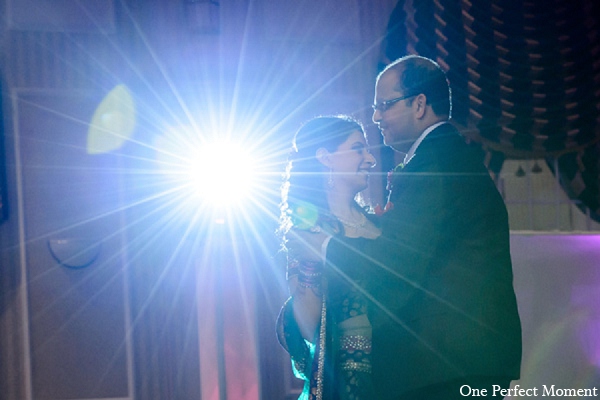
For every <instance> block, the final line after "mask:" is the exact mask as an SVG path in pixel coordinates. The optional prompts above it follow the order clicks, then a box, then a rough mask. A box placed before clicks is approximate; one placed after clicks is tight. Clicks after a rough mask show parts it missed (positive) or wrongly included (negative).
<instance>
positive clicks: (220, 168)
mask: <svg viewBox="0 0 600 400" xmlns="http://www.w3.org/2000/svg"><path fill="white" fill-rule="evenodd" d="M191 157H192V158H191V159H190V160H189V161H190V163H189V165H188V166H187V168H188V171H187V174H188V176H189V182H190V184H191V185H192V190H193V192H194V195H195V196H196V197H197V198H198V199H199V200H200V201H203V202H208V203H209V204H210V205H211V206H212V207H214V208H217V209H218V208H223V207H231V206H239V205H241V204H243V203H245V202H247V201H248V199H249V196H250V195H251V193H252V190H253V189H255V188H256V187H255V185H256V179H255V178H256V176H255V174H256V173H257V170H256V161H255V160H254V159H253V158H252V157H251V156H250V154H249V153H248V151H246V150H245V149H244V148H242V146H241V145H239V144H237V143H234V142H231V141H216V142H210V143H205V144H202V145H200V146H198V149H197V151H196V152H195V154H192V155H191Z"/></svg>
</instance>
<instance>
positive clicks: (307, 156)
mask: <svg viewBox="0 0 600 400" xmlns="http://www.w3.org/2000/svg"><path fill="white" fill-rule="evenodd" d="M356 131H359V132H361V133H363V134H364V129H363V126H362V125H361V123H360V122H358V121H357V120H355V119H353V118H352V117H349V116H347V115H333V116H320V117H316V118H313V119H311V120H310V121H308V122H306V123H305V124H304V125H302V126H301V127H300V129H299V130H298V131H297V132H296V135H295V136H294V141H293V147H292V151H291V152H290V156H289V158H288V165H287V168H286V171H285V176H284V183H283V185H282V190H281V200H282V202H281V225H280V229H279V230H280V233H281V234H282V235H285V233H286V232H287V231H288V230H289V229H290V228H291V227H292V225H293V224H292V221H291V218H290V213H291V210H293V209H294V207H296V206H297V205H298V203H301V202H304V203H310V204H312V205H313V206H315V207H316V210H317V211H318V213H319V215H320V216H323V215H324V214H327V213H328V211H329V206H328V204H327V196H326V195H325V187H326V186H325V185H327V180H328V179H329V174H328V171H327V168H326V167H325V166H324V165H323V164H321V163H320V162H319V160H317V157H316V153H317V150H318V149H320V148H324V149H326V150H327V151H329V152H331V153H333V152H335V151H336V150H337V148H338V147H339V146H340V145H341V144H342V143H344V142H345V141H346V140H347V139H348V137H349V136H350V135H351V134H352V133H353V132H356Z"/></svg>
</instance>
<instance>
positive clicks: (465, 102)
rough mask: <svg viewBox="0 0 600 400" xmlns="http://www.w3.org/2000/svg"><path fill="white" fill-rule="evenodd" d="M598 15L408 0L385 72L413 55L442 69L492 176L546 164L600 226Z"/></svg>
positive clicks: (536, 5)
mask: <svg viewBox="0 0 600 400" xmlns="http://www.w3.org/2000/svg"><path fill="white" fill-rule="evenodd" d="M597 15H600V2H598V1H597V0H544V1H542V0H530V1H522V2H517V1H514V0H490V1H467V0H399V2H398V4H397V6H396V7H395V9H394V10H393V12H392V14H391V16H390V20H389V23H388V27H387V36H386V40H385V42H384V46H383V52H382V53H383V56H382V65H385V64H386V63H389V62H390V61H391V60H394V59H396V58H398V57H401V56H404V55H406V54H419V55H422V56H425V57H429V58H432V59H434V60H436V61H438V63H439V64H440V65H441V66H442V68H444V69H445V70H446V71H447V73H448V78H449V80H450V83H451V87H452V94H453V109H452V114H453V119H454V121H455V122H456V123H457V124H458V125H460V126H462V127H463V132H464V134H465V136H467V137H468V138H469V139H471V140H472V141H473V142H476V143H478V144H480V145H481V146H482V148H483V149H484V150H485V151H486V153H487V158H486V162H487V164H488V167H489V168H490V170H491V171H492V172H494V173H498V172H499V171H500V169H501V167H502V163H503V161H504V160H505V159H533V158H536V159H537V158H544V159H546V160H547V161H548V164H549V166H550V168H551V169H552V170H553V171H554V172H555V173H558V174H559V175H560V178H561V184H562V186H563V189H564V190H565V192H566V193H567V194H568V195H569V196H570V197H571V199H572V200H575V201H576V203H577V204H579V205H580V206H581V207H582V208H583V209H584V211H588V210H589V212H590V216H591V217H592V219H594V220H595V221H600V191H599V187H600V161H599V158H600V157H599V155H600V118H599V114H600V21H599V18H598V17H597ZM555 160H556V161H557V162H555ZM555 165H558V171H555Z"/></svg>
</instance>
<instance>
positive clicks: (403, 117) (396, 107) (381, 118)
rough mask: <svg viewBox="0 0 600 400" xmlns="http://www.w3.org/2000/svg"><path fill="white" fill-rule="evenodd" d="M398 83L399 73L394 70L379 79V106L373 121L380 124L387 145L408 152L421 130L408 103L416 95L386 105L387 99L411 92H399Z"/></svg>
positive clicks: (376, 94) (376, 98)
mask: <svg viewBox="0 0 600 400" xmlns="http://www.w3.org/2000/svg"><path fill="white" fill-rule="evenodd" d="M397 84H398V74H397V72H396V71H394V70H389V71H387V72H385V73H384V74H383V75H382V76H381V77H380V78H379V81H377V86H376V87H375V104H376V105H378V106H377V109H376V110H375V111H374V112H373V122H375V123H376V124H377V125H378V126H379V129H380V131H381V135H382V136H383V143H384V144H385V145H386V146H390V147H392V148H393V149H394V150H397V151H400V152H404V153H406V152H408V150H409V149H410V146H411V145H412V144H413V143H414V142H415V140H417V138H418V136H419V134H420V132H417V129H416V127H415V124H414V118H413V107H412V105H409V104H408V103H409V102H411V101H412V100H413V99H414V97H409V98H407V99H404V100H400V101H397V102H394V103H390V104H387V105H384V104H385V103H384V102H386V101H390V100H393V99H397V98H399V97H403V96H405V95H407V94H409V93H402V92H398V91H397V90H396V89H395V88H396V87H397V86H398V85H397ZM379 105H382V106H379Z"/></svg>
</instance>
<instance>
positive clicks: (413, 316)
mask: <svg viewBox="0 0 600 400" xmlns="http://www.w3.org/2000/svg"><path fill="white" fill-rule="evenodd" d="M481 159H482V157H481V153H480V152H479V151H478V150H476V149H474V148H473V147H470V146H468V145H467V144H466V143H465V142H464V139H463V138H462V136H460V135H459V133H458V131H457V130H456V129H455V128H454V127H453V126H452V125H451V124H444V125H442V126H440V127H438V128H436V129H435V130H434V131H432V132H431V133H430V134H429V135H428V136H427V137H426V138H425V140H424V141H423V142H422V143H421V145H420V146H419V148H418V149H417V151H416V154H415V156H414V158H413V159H412V160H411V161H410V163H409V164H408V165H407V166H406V167H405V168H403V169H401V168H399V167H398V168H396V172H395V174H394V178H393V187H392V191H391V195H390V200H391V202H392V203H393V205H394V208H393V210H391V211H389V212H387V213H386V214H385V215H384V216H383V217H382V221H381V224H382V226H381V227H382V232H383V233H382V236H381V237H380V238H379V239H377V240H374V241H363V242H362V243H359V241H356V240H352V239H346V240H341V241H339V240H332V241H331V242H330V244H329V246H328V250H327V260H328V262H331V263H333V264H335V265H336V266H337V267H338V268H340V269H341V270H346V271H347V273H348V275H349V276H350V277H351V278H356V279H357V281H360V282H364V284H363V286H364V289H365V294H366V295H367V296H368V297H369V298H370V300H371V304H370V310H369V318H370V320H371V324H372V325H373V355H372V360H373V377H374V383H375V387H376V388H377V389H379V390H380V393H378V395H377V396H376V397H375V398H377V399H388V398H390V399H392V398H396V397H397V396H399V395H400V394H401V393H402V392H405V391H409V390H415V389H417V388H420V387H423V386H427V385H433V384H439V383H443V382H447V381H449V380H452V379H459V378H461V377H465V376H490V377H491V376H504V377H510V378H512V379H517V378H518V377H519V371H520V362H521V325H520V320H519V315H518V311H517V303H516V298H515V293H514V289H513V285H512V280H513V275H512V266H511V259H510V250H509V230H508V216H507V212H506V207H505V205H504V202H503V200H502V198H501V196H500V194H499V193H498V191H497V189H496V187H495V185H494V182H493V180H492V179H491V178H490V176H489V174H488V171H487V170H486V168H485V167H484V166H483V164H482V162H481ZM349 247H352V248H354V249H359V248H360V250H355V254H352V253H353V252H352V250H349ZM361 260H362V261H361ZM365 260H366V261H365Z"/></svg>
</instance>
